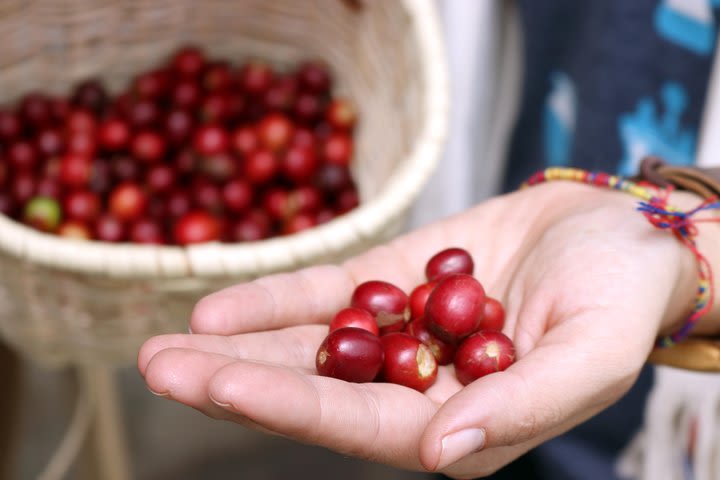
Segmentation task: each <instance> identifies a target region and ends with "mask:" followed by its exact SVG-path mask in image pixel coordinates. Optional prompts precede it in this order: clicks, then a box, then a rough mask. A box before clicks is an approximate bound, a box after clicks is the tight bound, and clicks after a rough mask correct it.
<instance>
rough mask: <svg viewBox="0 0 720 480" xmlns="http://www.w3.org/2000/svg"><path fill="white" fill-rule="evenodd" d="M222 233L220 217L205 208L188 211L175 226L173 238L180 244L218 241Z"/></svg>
mask: <svg viewBox="0 0 720 480" xmlns="http://www.w3.org/2000/svg"><path fill="white" fill-rule="evenodd" d="M221 233H222V232H221V225H220V222H219V221H218V219H217V218H216V217H215V216H213V215H211V214H210V213H208V212H206V211H203V210H197V211H193V212H189V213H186V214H185V215H183V216H182V217H180V218H179V219H178V221H177V223H175V227H174V228H173V238H174V239H175V242H177V243H178V244H179V245H189V244H191V243H204V242H213V241H217V240H220V236H221Z"/></svg>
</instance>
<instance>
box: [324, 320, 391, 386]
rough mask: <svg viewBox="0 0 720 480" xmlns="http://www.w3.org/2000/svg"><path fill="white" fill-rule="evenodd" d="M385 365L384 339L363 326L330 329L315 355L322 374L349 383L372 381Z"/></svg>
mask: <svg viewBox="0 0 720 480" xmlns="http://www.w3.org/2000/svg"><path fill="white" fill-rule="evenodd" d="M382 366H383V347H382V344H381V343H380V338H378V336H377V335H374V334H372V333H370V332H368V331H367V330H364V329H362V328H353V327H345V328H340V329H338V330H335V331H333V332H330V333H329V334H328V336H327V337H325V340H323V342H322V343H321V344H320V348H318V351H317V354H316V356H315V367H316V368H317V371H318V373H319V374H320V375H323V376H325V377H333V378H337V379H340V380H345V381H346V382H356V383H364V382H372V381H373V380H374V379H375V377H376V376H377V374H378V372H379V371H380V369H381V368H382Z"/></svg>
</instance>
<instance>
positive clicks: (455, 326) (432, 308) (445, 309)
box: [425, 273, 485, 343]
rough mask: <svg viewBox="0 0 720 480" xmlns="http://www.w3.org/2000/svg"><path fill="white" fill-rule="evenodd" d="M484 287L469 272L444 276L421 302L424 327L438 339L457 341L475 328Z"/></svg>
mask: <svg viewBox="0 0 720 480" xmlns="http://www.w3.org/2000/svg"><path fill="white" fill-rule="evenodd" d="M484 306H485V290H484V289H483V287H482V285H481V284H480V282H478V281H477V280H475V278H474V277H473V276H472V275H467V274H464V273H457V274H454V275H450V276H449V277H446V278H444V279H443V280H442V281H441V282H440V283H438V285H437V286H436V287H435V288H434V289H433V291H432V293H431V294H430V296H429V297H428V299H427V303H426V304H425V320H426V321H427V325H428V329H429V330H430V331H431V332H433V333H434V334H435V335H437V336H438V337H439V338H440V339H442V340H445V341H447V342H451V343H452V342H457V341H458V340H461V339H463V338H465V337H467V336H468V335H470V334H472V333H474V332H475V331H477V329H478V328H479V326H480V323H481V322H482V319H483V309H484Z"/></svg>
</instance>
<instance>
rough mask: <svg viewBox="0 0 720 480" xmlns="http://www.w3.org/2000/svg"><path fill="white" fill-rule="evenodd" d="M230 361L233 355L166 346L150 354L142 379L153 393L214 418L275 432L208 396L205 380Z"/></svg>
mask: <svg viewBox="0 0 720 480" xmlns="http://www.w3.org/2000/svg"><path fill="white" fill-rule="evenodd" d="M233 361H234V359H232V358H229V357H226V356H224V355H217V354H208V353H204V352H198V351H196V350H186V349H181V348H168V349H165V350H163V351H161V352H159V353H158V354H157V355H155V356H154V357H153V358H152V360H151V362H150V363H149V364H148V368H147V374H146V378H145V381H146V383H147V385H148V388H149V389H150V391H151V392H152V393H154V394H155V395H158V396H161V397H164V398H167V399H168V400H174V401H176V402H179V403H182V404H184V405H187V406H189V407H192V408H194V409H195V410H198V411H199V412H201V413H203V414H205V415H207V416H208V417H211V418H214V419H216V420H229V421H232V422H235V423H238V424H240V425H242V426H244V427H247V428H251V429H253V430H256V431H260V432H263V433H269V434H273V435H275V432H272V431H270V430H267V429H265V428H263V427H262V426H260V425H258V424H256V423H255V422H253V421H252V420H250V419H248V418H245V417H243V416H242V415H238V414H236V413H233V412H231V411H230V410H228V409H226V408H223V407H222V406H221V405H218V404H217V403H215V402H213V401H212V399H211V398H210V397H209V394H208V382H209V380H210V379H211V378H212V376H213V375H214V374H215V373H216V372H217V371H218V370H220V369H221V368H222V367H224V366H226V365H229V364H231V363H232V362H233Z"/></svg>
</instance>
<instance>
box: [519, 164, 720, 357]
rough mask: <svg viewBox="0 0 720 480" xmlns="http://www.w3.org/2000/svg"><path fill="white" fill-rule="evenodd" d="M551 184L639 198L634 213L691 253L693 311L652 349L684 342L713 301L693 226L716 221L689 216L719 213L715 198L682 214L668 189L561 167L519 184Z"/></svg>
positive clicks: (708, 274) (707, 267)
mask: <svg viewBox="0 0 720 480" xmlns="http://www.w3.org/2000/svg"><path fill="white" fill-rule="evenodd" d="M554 180H570V181H575V182H581V183H586V184H588V185H594V186H597V187H603V188H610V189H613V190H620V191H623V192H626V193H628V194H630V195H632V196H634V197H637V198H639V199H640V202H639V205H638V207H637V210H638V211H639V212H641V213H642V214H643V215H644V216H645V218H647V220H648V221H649V222H650V223H651V224H652V225H653V226H654V227H656V228H660V229H664V230H670V231H671V232H672V233H673V234H674V235H675V237H676V238H677V239H678V240H680V241H681V242H682V243H683V244H684V245H686V246H687V247H688V248H689V249H690V250H691V251H692V253H693V255H694V256H695V259H696V261H697V267H698V279H699V284H698V289H697V295H696V297H695V302H694V305H693V309H692V311H691V312H690V315H689V316H688V318H687V320H686V321H685V323H684V324H683V326H682V327H680V329H678V330H677V331H676V332H674V333H672V334H670V335H666V336H664V337H661V338H659V339H658V340H657V342H656V346H657V347H669V346H672V345H674V344H676V343H678V342H680V341H681V340H684V339H685V338H687V337H688V336H689V335H690V331H691V330H692V328H693V327H694V326H695V324H696V323H697V321H698V320H699V319H700V317H702V316H703V315H704V314H705V313H707V312H708V311H709V310H710V308H711V307H712V304H713V301H714V293H713V275H712V268H711V267H710V262H708V260H707V258H705V256H704V255H703V254H702V253H701V252H700V251H699V250H698V247H697V244H696V242H695V238H696V237H697V234H698V230H697V226H696V223H698V222H717V221H720V218H703V219H698V218H693V216H694V215H695V214H697V213H698V212H701V211H704V210H710V209H719V208H720V202H718V201H717V198H710V199H707V200H705V201H703V202H702V203H701V204H700V205H699V206H698V207H696V208H694V209H692V210H690V211H687V212H682V211H680V210H678V209H677V208H674V207H672V206H671V205H668V203H667V200H668V196H669V194H670V192H671V191H672V187H669V188H664V189H660V188H654V190H655V191H653V190H651V189H650V188H649V187H650V186H649V185H644V184H640V183H635V182H632V181H630V180H628V179H626V178H622V177H619V176H615V175H610V174H607V173H602V172H588V171H586V170H581V169H577V168H564V167H551V168H547V169H545V170H542V171H540V172H537V173H535V174H534V175H532V176H531V177H530V178H529V179H528V180H527V181H526V182H525V183H524V184H523V187H526V186H533V185H537V184H540V183H544V182H548V181H554ZM521 188H522V187H521Z"/></svg>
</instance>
